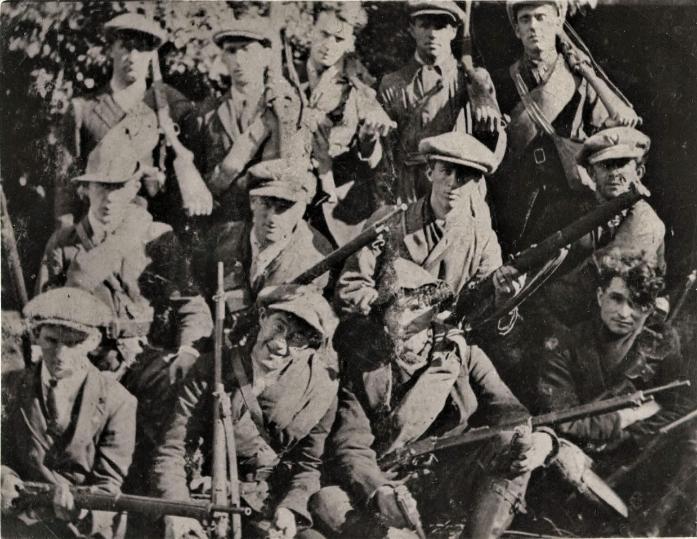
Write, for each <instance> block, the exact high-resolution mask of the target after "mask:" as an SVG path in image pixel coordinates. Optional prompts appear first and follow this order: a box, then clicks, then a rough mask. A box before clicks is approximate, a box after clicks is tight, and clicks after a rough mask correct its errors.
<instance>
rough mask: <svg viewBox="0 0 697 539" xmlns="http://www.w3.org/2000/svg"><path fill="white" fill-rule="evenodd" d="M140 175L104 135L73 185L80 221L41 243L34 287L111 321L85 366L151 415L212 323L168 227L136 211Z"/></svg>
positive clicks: (118, 139) (117, 140)
mask: <svg viewBox="0 0 697 539" xmlns="http://www.w3.org/2000/svg"><path fill="white" fill-rule="evenodd" d="M141 175H142V172H141V169H140V168H139V163H138V159H137V155H136V154H135V153H134V150H133V149H132V148H131V147H130V146H129V141H128V140H127V139H124V138H123V136H122V133H121V132H119V131H118V130H117V131H114V132H112V133H110V134H108V135H106V136H105V137H104V138H103V139H102V142H101V143H100V144H99V145H98V146H97V147H96V148H95V149H94V150H93V151H92V153H91V154H90V159H89V161H88V163H87V169H86V171H85V174H83V175H81V176H77V177H76V178H74V179H73V181H74V182H75V183H76V184H77V185H78V186H79V189H80V190H82V191H84V192H85V193H86V196H87V199H88V201H89V210H88V212H87V215H86V216H85V217H84V218H83V219H82V220H81V221H80V222H79V223H77V224H76V225H72V226H68V227H65V228H62V229H60V230H58V231H56V232H55V233H54V235H53V236H52V237H51V239H50V240H49V242H48V244H47V246H46V250H45V254H44V258H43V262H42V267H41V273H40V276H39V279H38V285H37V286H38V290H39V291H43V290H46V289H48V288H56V287H60V286H66V285H68V286H77V287H79V288H83V289H85V290H88V291H90V292H92V293H93V294H94V295H95V296H97V297H98V298H99V299H100V300H102V301H103V302H104V303H105V304H106V305H107V306H108V307H109V308H110V310H111V311H112V313H113V318H114V323H113V324H112V327H110V329H109V331H108V332H107V335H106V338H105V339H104V340H103V341H102V343H101V346H100V347H99V349H98V350H97V351H96V352H95V354H94V357H95V361H96V363H97V364H98V365H99V366H100V368H102V369H104V370H111V371H116V373H117V376H118V377H122V383H123V384H124V385H125V386H126V388H127V389H129V391H131V392H132V393H133V394H134V395H135V396H136V397H137V398H138V400H139V402H140V407H139V412H142V413H156V412H160V413H161V412H162V410H161V409H159V407H160V405H161V401H162V399H163V398H164V394H165V393H166V391H167V390H168V389H169V386H170V384H171V383H173V382H175V381H176V380H177V379H178V378H180V377H181V376H182V375H183V374H185V373H186V371H187V370H188V369H189V368H190V367H191V365H192V364H193V362H194V361H195V359H196V357H197V356H198V354H199V351H200V349H201V347H202V346H203V344H204V339H205V338H206V337H208V336H209V335H210V334H211V332H212V330H213V322H212V318H211V314H210V310H209V309H208V306H207V304H206V302H205V300H204V299H203V297H202V296H201V295H200V293H199V291H198V288H197V286H196V285H195V283H194V280H193V278H192V275H191V271H190V268H189V264H188V262H187V260H186V258H185V256H184V254H183V251H182V248H181V247H180V244H179V242H178V240H177V238H176V236H175V235H174V233H173V231H172V227H170V226H169V225H166V224H164V223H158V222H156V221H153V219H152V217H151V216H150V214H149V213H148V212H147V211H146V210H145V209H144V208H142V207H141V206H140V205H138V204H137V203H136V199H137V197H136V193H137V192H138V190H139V188H140V180H141Z"/></svg>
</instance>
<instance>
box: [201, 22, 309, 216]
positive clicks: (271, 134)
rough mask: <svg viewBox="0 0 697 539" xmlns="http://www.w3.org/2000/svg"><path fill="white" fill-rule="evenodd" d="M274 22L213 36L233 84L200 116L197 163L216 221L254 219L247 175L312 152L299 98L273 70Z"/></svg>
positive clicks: (232, 27)
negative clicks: (301, 128) (259, 165)
mask: <svg viewBox="0 0 697 539" xmlns="http://www.w3.org/2000/svg"><path fill="white" fill-rule="evenodd" d="M271 31H272V28H271V22H270V20H268V19H262V18H248V19H244V20H237V21H233V22H232V23H231V24H229V25H227V26H226V27H225V28H224V29H222V30H221V31H219V32H217V33H216V34H215V36H214V37H213V40H214V41H215V44H216V45H217V46H218V47H220V49H221V50H222V51H223V54H222V59H223V63H224V64H225V66H226V67H227V70H228V73H229V75H230V79H231V81H232V84H231V86H230V90H229V92H227V93H225V94H224V95H223V96H222V98H211V99H209V100H207V101H204V103H203V104H202V106H201V110H200V112H199V118H198V122H199V137H198V139H199V140H198V151H197V159H198V160H199V163H200V165H201V169H202V170H203V173H204V177H205V179H206V183H207V184H208V187H209V188H210V190H211V193H213V196H214V199H215V202H216V210H215V211H216V215H217V218H216V220H217V221H223V222H224V221H230V220H245V219H248V218H249V200H248V196H247V183H246V173H247V171H248V169H249V167H251V166H253V165H255V164H256V163H258V162H259V161H262V160H268V159H277V158H281V157H289V156H297V155H299V154H302V153H308V152H309V148H307V147H305V146H306V143H307V142H309V141H306V140H305V139H308V137H309V135H308V136H304V135H303V133H302V132H298V125H299V116H300V99H299V96H298V95H297V93H296V92H295V91H294V90H293V88H292V87H291V85H290V83H289V82H288V81H287V80H286V79H285V78H284V77H283V76H282V75H281V74H280V73H275V72H274V71H273V68H272V66H273V65H274V63H275V62H276V61H280V59H275V58H274V57H273V55H274V54H280V51H274V50H273V49H272V48H271V43H272V38H271Z"/></svg>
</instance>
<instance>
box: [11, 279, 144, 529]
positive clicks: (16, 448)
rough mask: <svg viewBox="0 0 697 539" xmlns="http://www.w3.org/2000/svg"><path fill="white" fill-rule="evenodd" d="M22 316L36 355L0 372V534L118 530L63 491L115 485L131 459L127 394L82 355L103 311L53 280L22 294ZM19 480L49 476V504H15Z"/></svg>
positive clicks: (107, 318) (117, 523)
mask: <svg viewBox="0 0 697 539" xmlns="http://www.w3.org/2000/svg"><path fill="white" fill-rule="evenodd" d="M24 316H25V317H26V318H27V320H28V321H29V326H30V329H31V332H32V338H33V340H34V342H35V343H36V344H37V345H38V347H39V348H40V349H41V355H40V358H39V361H37V362H36V363H34V364H32V365H30V366H29V367H28V368H27V369H25V370H22V371H14V372H12V373H10V374H9V375H8V376H6V377H3V380H2V396H3V399H2V432H3V441H2V527H3V535H4V536H6V537H27V538H37V539H38V538H39V537H47V536H49V534H50V535H51V536H52V537H100V538H102V539H105V538H107V539H110V538H112V537H119V536H120V537H123V533H124V531H125V521H124V519H123V518H122V517H120V516H117V515H116V514H115V513H110V512H105V511H89V512H87V511H80V510H79V508H76V507H75V502H74V500H73V496H72V494H71V493H70V490H69V487H70V486H85V487H90V488H91V489H93V490H94V491H95V492H101V493H106V494H112V495H116V494H119V493H120V492H121V485H122V484H123V481H124V478H125V477H126V473H127V472H128V468H129V466H130V464H131V459H132V455H133V449H134V445H135V429H136V405H137V402H136V399H135V398H134V397H133V396H132V395H131V394H130V393H129V392H128V391H126V390H125V389H124V388H123V387H122V386H121V384H119V383H118V382H116V381H115V380H113V379H112V378H110V377H108V376H106V375H105V374H104V373H101V372H100V371H98V370H97V369H96V368H95V367H94V366H93V365H92V364H91V363H90V360H89V359H88V357H87V356H88V354H89V353H91V352H92V351H93V350H95V349H96V348H97V347H98V346H99V343H100V341H101V339H102V333H101V332H102V331H104V330H106V329H107V328H108V327H110V325H111V323H112V317H111V312H110V311H109V308H108V307H107V306H106V305H104V304H103V303H102V302H101V301H99V300H98V299H97V298H95V297H94V296H92V295H91V294H90V293H88V292H85V291H84V290H80V289H77V288H57V289H55V290H50V291H48V292H46V293H43V294H40V295H38V296H36V297H35V298H33V299H32V300H31V301H30V302H29V303H27V305H26V307H25V308H24ZM23 481H40V482H44V483H50V484H52V485H53V486H54V487H55V491H54V495H53V507H52V508H51V509H48V508H30V509H27V510H24V511H22V512H18V509H17V508H16V507H14V506H13V501H15V500H17V501H18V502H20V504H21V496H20V493H21V491H22V482H23ZM17 498H19V499H17Z"/></svg>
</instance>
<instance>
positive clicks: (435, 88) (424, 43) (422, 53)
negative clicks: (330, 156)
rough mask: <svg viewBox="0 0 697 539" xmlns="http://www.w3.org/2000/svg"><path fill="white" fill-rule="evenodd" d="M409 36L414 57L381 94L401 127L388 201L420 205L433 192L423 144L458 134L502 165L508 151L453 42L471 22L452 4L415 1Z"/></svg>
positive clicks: (384, 83)
mask: <svg viewBox="0 0 697 539" xmlns="http://www.w3.org/2000/svg"><path fill="white" fill-rule="evenodd" d="M407 5H408V10H409V34H410V35H411V36H412V37H413V38H414V41H415V43H416V51H415V53H414V57H413V58H412V59H411V60H410V61H409V63H407V65H405V66H404V67H403V68H401V69H400V70H399V71H395V72H394V73H390V74H388V75H385V77H384V78H383V79H382V81H381V83H380V90H379V92H378V95H379V99H380V102H381V103H382V105H383V107H384V108H385V110H386V111H387V114H388V115H389V116H390V118H392V119H393V120H394V121H395V122H396V123H397V130H396V133H395V136H394V144H393V146H394V147H393V148H392V154H393V155H392V157H393V160H394V163H395V164H396V166H397V171H396V176H397V177H396V178H395V182H396V185H395V186H393V190H394V192H393V193H392V200H390V201H388V202H392V203H394V202H395V201H398V202H405V203H409V202H414V201H416V200H417V199H418V198H420V197H422V196H423V195H424V194H425V193H426V192H427V191H428V189H429V182H428V181H427V178H426V175H425V170H426V163H425V162H424V161H423V159H422V156H421V155H419V152H418V145H419V141H421V139H423V138H426V137H433V136H435V135H440V134H442V133H446V132H449V131H453V130H457V131H460V132H463V133H468V134H470V135H474V136H476V137H477V138H478V139H479V140H481V141H482V142H483V143H484V144H485V145H486V146H487V147H488V148H490V149H491V150H493V151H494V153H495V155H496V158H495V164H496V165H498V163H500V161H501V159H502V158H503V154H504V151H505V148H506V137H505V135H504V134H503V132H502V131H501V132H500V131H499V127H501V125H500V114H499V111H498V106H497V107H496V110H494V109H493V108H491V107H482V106H475V105H474V104H473V103H472V102H471V96H470V95H469V93H468V85H469V84H470V81H468V77H467V76H466V73H465V68H464V66H462V65H461V63H460V62H458V61H457V59H456V58H455V56H454V55H453V52H452V48H451V47H452V41H453V40H454V39H455V36H456V34H457V32H458V28H459V27H461V26H462V24H463V21H464V19H465V14H464V12H463V11H462V10H461V9H460V8H459V7H458V6H457V4H456V3H455V2H452V1H448V0H445V1H438V2H430V1H419V0H409V2H408V4H407ZM477 73H478V74H479V75H480V76H481V78H483V79H484V80H485V81H486V84H487V85H488V88H487V91H489V92H490V93H491V94H492V99H493V101H494V102H495V96H494V95H493V83H491V81H490V79H489V75H488V73H486V71H485V70H484V69H483V68H478V69H477Z"/></svg>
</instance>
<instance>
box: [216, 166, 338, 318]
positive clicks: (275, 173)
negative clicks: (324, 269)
mask: <svg viewBox="0 0 697 539" xmlns="http://www.w3.org/2000/svg"><path fill="white" fill-rule="evenodd" d="M249 176H250V178H251V180H250V181H251V182H252V185H253V186H254V187H253V188H252V189H251V190H250V191H249V197H250V205H251V208H252V222H251V223H249V222H242V221H233V222H230V223H227V224H225V225H223V226H222V227H221V228H220V229H219V230H218V231H217V232H216V233H215V234H213V248H211V249H210V250H209V253H210V256H212V258H210V259H209V261H208V265H207V268H206V271H207V273H208V274H209V276H210V277H209V278H208V283H209V285H212V284H213V283H215V278H214V277H213V276H214V275H215V273H214V272H215V270H216V266H217V262H219V261H222V262H223V264H224V266H225V293H226V303H227V307H228V310H229V311H230V312H235V311H239V310H241V309H243V308H245V307H248V306H250V305H252V304H253V303H254V300H255V299H256V295H257V294H258V292H259V291H260V290H261V289H263V288H264V287H266V286H270V285H279V284H283V283H289V282H291V281H292V280H293V279H294V278H295V277H297V276H298V275H300V274H301V273H302V272H303V271H305V270H306V269H308V268H310V267H311V266H312V265H313V264H316V263H317V262H319V261H320V260H322V259H323V258H324V256H325V255H326V254H328V253H329V252H331V245H330V244H329V241H327V239H326V238H324V237H323V236H322V235H321V234H320V233H319V232H317V231H316V230H315V229H314V228H312V226H310V225H309V224H307V223H306V222H305V221H303V215H304V214H305V210H306V208H307V204H308V202H309V201H310V199H311V198H312V195H313V194H314V185H315V178H314V176H312V174H311V173H310V171H309V169H308V168H305V167H303V166H302V165H301V164H300V163H298V162H297V161H295V160H292V159H272V160H270V161H263V162H261V163H259V164H257V165H255V166H253V167H252V168H251V169H249ZM328 280H329V278H328V276H326V275H324V276H321V277H319V278H318V279H317V280H316V281H315V282H314V284H315V285H316V287H317V288H319V289H320V290H321V289H323V288H324V287H325V286H326V285H327V282H328Z"/></svg>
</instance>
